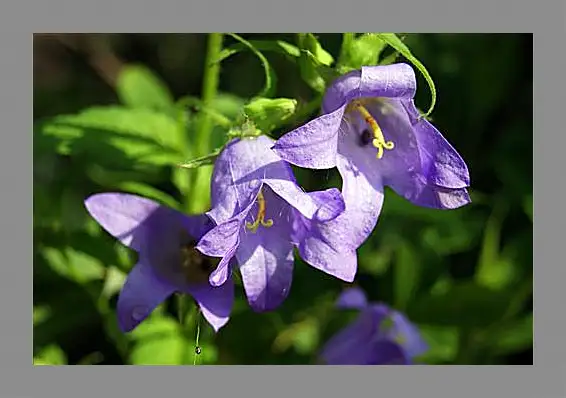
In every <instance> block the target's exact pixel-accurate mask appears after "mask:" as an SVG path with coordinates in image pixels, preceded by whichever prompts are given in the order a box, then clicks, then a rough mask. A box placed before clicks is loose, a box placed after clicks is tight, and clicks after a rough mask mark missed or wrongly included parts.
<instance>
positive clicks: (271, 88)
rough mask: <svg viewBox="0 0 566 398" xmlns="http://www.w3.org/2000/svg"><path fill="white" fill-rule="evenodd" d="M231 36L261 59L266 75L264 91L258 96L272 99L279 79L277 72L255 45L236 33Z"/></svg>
mask: <svg viewBox="0 0 566 398" xmlns="http://www.w3.org/2000/svg"><path fill="white" fill-rule="evenodd" d="M230 36H232V37H233V38H234V39H236V40H238V41H239V42H240V43H242V44H243V45H244V46H246V47H247V48H249V49H250V50H251V51H252V52H253V53H254V54H255V55H256V57H258V58H259V60H260V61H261V65H262V66H263V71H264V73H265V84H264V86H263V89H262V90H261V92H260V93H259V94H257V96H258V97H271V96H272V95H273V94H274V93H275V85H276V81H277V77H276V75H275V71H274V70H273V69H272V68H271V65H270V64H269V62H268V61H267V58H265V56H264V55H263V54H262V53H261V52H260V51H259V50H258V49H257V48H255V47H254V46H253V44H252V43H250V42H249V41H247V40H245V39H243V38H242V37H240V36H238V35H236V34H234V33H230Z"/></svg>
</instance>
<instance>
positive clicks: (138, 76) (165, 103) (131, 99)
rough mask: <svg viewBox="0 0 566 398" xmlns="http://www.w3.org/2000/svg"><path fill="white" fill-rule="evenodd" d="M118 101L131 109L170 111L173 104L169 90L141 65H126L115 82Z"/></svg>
mask: <svg viewBox="0 0 566 398" xmlns="http://www.w3.org/2000/svg"><path fill="white" fill-rule="evenodd" d="M116 92H117V94H118V97H119V98H120V101H121V102H122V103H123V104H124V105H126V106H129V107H132V108H152V109H172V108H173V106H174V104H175V102H174V99H173V95H172V94H171V92H170V91H169V88H168V87H167V85H166V84H165V82H163V81H162V80H161V79H160V78H159V77H158V76H157V75H156V74H155V73H154V72H153V71H151V70H150V69H149V68H147V67H145V66H143V65H126V66H125V67H123V68H122V70H121V71H120V74H119V75H118V79H117V82H116Z"/></svg>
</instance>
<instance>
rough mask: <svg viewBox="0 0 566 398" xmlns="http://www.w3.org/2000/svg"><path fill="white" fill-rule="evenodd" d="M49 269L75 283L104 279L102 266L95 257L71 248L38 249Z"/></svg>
mask: <svg viewBox="0 0 566 398" xmlns="http://www.w3.org/2000/svg"><path fill="white" fill-rule="evenodd" d="M40 252H41V253H42V254H43V256H44V257H45V259H46V260H47V262H48V264H49V266H50V267H51V269H52V270H53V271H54V272H56V273H57V274H59V275H61V276H64V277H66V278H68V279H70V280H73V281H75V282H77V283H81V284H84V283H87V282H90V281H93V280H100V279H102V278H103V277H104V269H105V266H104V264H103V263H102V262H101V261H100V260H99V259H98V258H96V257H93V256H91V255H89V254H86V253H84V252H81V251H77V250H75V249H73V248H71V247H67V248H65V249H63V250H58V249H55V248H51V247H46V248H42V249H40Z"/></svg>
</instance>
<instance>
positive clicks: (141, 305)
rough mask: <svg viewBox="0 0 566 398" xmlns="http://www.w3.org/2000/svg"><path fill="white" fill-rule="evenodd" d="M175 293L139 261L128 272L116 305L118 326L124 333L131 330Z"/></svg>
mask: <svg viewBox="0 0 566 398" xmlns="http://www.w3.org/2000/svg"><path fill="white" fill-rule="evenodd" d="M174 291H175V287H174V286H173V285H172V284H170V283H167V282H165V281H163V280H162V279H160V278H158V277H157V276H156V275H155V273H154V272H153V268H152V266H151V265H150V264H149V263H148V262H146V261H144V260H140V262H139V263H138V264H136V265H135V266H134V268H133V269H132V270H131V271H130V273H129V274H128V276H127V278H126V282H125V283H124V286H123V288H122V291H121V292H120V295H119V297H118V303H117V314H118V325H119V326H120V329H122V331H124V332H129V331H131V330H133V329H134V328H135V327H136V326H138V325H139V324H140V322H142V321H143V320H144V319H145V318H147V317H148V316H149V314H150V313H151V312H152V311H153V310H154V309H155V307H157V306H158V305H159V304H161V303H162V302H163V301H164V300H165V299H167V297H169V296H170V295H171V294H172V293H173V292H174Z"/></svg>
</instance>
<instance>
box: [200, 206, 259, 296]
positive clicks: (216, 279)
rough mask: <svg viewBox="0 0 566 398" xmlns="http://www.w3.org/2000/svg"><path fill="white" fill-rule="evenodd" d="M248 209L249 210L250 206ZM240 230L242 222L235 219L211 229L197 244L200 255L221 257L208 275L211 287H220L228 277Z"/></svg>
mask: <svg viewBox="0 0 566 398" xmlns="http://www.w3.org/2000/svg"><path fill="white" fill-rule="evenodd" d="M249 207H250V208H251V205H250V206H249ZM245 214H247V211H246V212H245ZM241 229H242V220H240V219H239V218H238V217H235V218H232V219H230V220H228V221H227V222H225V223H222V224H220V225H217V226H216V227H214V228H213V229H211V230H210V231H209V232H208V233H206V234H205V235H204V236H203V237H202V238H201V239H200V241H199V242H198V244H197V246H196V249H197V250H198V251H200V252H201V253H202V254H204V255H207V256H211V257H222V260H221V261H220V263H219V264H218V266H217V267H216V269H215V270H214V271H212V273H211V274H210V277H209V281H210V284H211V285H212V286H220V285H222V284H223V283H225V282H226V280H227V279H228V277H229V276H230V267H229V264H230V260H231V259H232V257H234V254H235V253H236V250H237V248H238V245H239V244H240V230H241Z"/></svg>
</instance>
